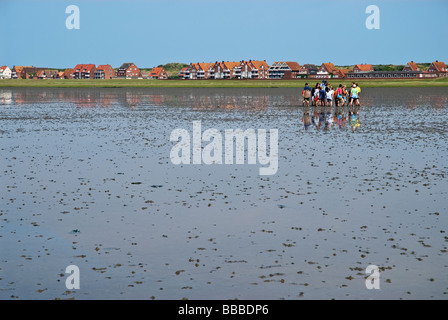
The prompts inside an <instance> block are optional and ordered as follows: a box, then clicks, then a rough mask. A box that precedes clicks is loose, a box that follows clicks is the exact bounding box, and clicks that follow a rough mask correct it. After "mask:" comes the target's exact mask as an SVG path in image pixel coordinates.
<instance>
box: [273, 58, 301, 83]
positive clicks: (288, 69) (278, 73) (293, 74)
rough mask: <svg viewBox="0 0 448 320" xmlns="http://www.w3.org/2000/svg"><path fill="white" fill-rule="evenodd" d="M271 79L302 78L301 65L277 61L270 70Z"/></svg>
mask: <svg viewBox="0 0 448 320" xmlns="http://www.w3.org/2000/svg"><path fill="white" fill-rule="evenodd" d="M268 75H269V79H297V78H300V76H299V75H300V65H299V64H298V63H297V62H293V61H277V62H274V63H273V64H272V65H271V66H270V67H269V69H268Z"/></svg>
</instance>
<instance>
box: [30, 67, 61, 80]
mask: <svg viewBox="0 0 448 320" xmlns="http://www.w3.org/2000/svg"><path fill="white" fill-rule="evenodd" d="M34 78H35V79H57V78H58V71H57V70H49V69H40V70H38V71H37V72H36V74H35V75H34Z"/></svg>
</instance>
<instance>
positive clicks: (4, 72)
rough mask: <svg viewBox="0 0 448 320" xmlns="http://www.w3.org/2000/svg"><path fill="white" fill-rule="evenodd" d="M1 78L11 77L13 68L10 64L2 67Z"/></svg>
mask: <svg viewBox="0 0 448 320" xmlns="http://www.w3.org/2000/svg"><path fill="white" fill-rule="evenodd" d="M0 79H11V69H10V68H9V67H8V66H3V67H0Z"/></svg>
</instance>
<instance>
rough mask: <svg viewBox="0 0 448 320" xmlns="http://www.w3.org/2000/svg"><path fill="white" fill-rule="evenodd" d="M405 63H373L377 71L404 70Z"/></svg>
mask: <svg viewBox="0 0 448 320" xmlns="http://www.w3.org/2000/svg"><path fill="white" fill-rule="evenodd" d="M404 67H405V66H404V65H394V64H376V65H373V69H374V70H375V71H402V70H403V68H404Z"/></svg>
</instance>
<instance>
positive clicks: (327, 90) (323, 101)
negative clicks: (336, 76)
mask: <svg viewBox="0 0 448 320" xmlns="http://www.w3.org/2000/svg"><path fill="white" fill-rule="evenodd" d="M360 93H361V88H360V87H359V85H358V84H357V83H354V82H352V85H351V87H350V88H349V89H348V88H347V87H346V86H345V85H342V84H339V86H338V87H337V88H334V87H333V86H331V85H330V84H329V83H328V82H327V80H323V81H322V83H316V85H315V86H314V87H313V88H311V87H309V86H308V83H305V87H304V88H303V90H302V97H303V105H304V106H310V105H311V106H314V107H317V106H323V107H332V106H333V101H334V105H335V106H336V107H343V106H345V104H347V105H349V106H353V105H355V106H360V105H361V104H360V102H359V94H360Z"/></svg>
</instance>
